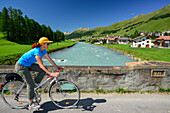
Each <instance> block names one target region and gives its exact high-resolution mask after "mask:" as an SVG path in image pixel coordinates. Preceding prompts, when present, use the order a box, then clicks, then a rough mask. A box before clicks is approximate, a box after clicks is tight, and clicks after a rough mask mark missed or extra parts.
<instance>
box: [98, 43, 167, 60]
mask: <svg viewBox="0 0 170 113" xmlns="http://www.w3.org/2000/svg"><path fill="white" fill-rule="evenodd" d="M99 46H102V47H106V48H110V49H114V50H117V51H118V52H121V53H123V54H124V55H127V56H129V57H131V58H132V59H134V60H136V61H167V62H170V59H169V58H170V49H167V48H155V47H154V48H131V47H130V45H123V44H100V45H99Z"/></svg>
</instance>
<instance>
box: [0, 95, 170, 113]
mask: <svg viewBox="0 0 170 113" xmlns="http://www.w3.org/2000/svg"><path fill="white" fill-rule="evenodd" d="M81 96H82V97H81V100H80V102H79V104H78V108H71V109H60V108H57V107H56V106H55V105H54V104H53V103H52V102H51V101H50V99H49V98H48V94H43V95H42V102H41V107H42V110H40V111H30V110H26V109H11V108H9V107H8V106H7V105H6V104H5V103H4V102H3V101H2V99H0V113H57V112H58V113H86V112H88V113H170V95H167V94H166V95H163V94H99V95H97V94H91V93H90V94H84V93H83V94H81Z"/></svg>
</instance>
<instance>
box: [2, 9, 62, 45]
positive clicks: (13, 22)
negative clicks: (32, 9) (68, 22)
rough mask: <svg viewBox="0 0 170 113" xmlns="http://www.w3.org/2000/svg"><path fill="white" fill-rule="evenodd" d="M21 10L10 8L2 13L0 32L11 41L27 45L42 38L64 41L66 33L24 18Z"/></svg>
mask: <svg viewBox="0 0 170 113" xmlns="http://www.w3.org/2000/svg"><path fill="white" fill-rule="evenodd" d="M22 15H23V13H22V11H21V10H20V9H13V8H12V7H9V8H8V9H7V8H6V7H4V8H3V10H2V12H0V32H2V33H4V35H5V36H6V38H7V39H8V40H10V41H14V42H18V43H23V42H24V43H27V42H31V41H37V40H39V38H40V37H48V38H49V40H53V41H54V42H59V41H64V40H65V39H64V33H62V32H61V31H59V30H56V31H55V32H53V31H52V29H51V28H50V26H46V25H44V24H43V25H40V24H39V23H38V22H36V21H35V20H33V19H29V18H28V16H27V15H25V16H22Z"/></svg>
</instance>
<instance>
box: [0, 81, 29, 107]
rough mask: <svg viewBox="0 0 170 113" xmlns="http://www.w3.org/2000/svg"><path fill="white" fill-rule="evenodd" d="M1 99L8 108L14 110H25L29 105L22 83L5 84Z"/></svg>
mask: <svg viewBox="0 0 170 113" xmlns="http://www.w3.org/2000/svg"><path fill="white" fill-rule="evenodd" d="M1 97H2V99H3V101H4V102H5V103H6V104H7V105H8V106H9V107H11V108H14V109H22V108H26V107H27V106H28V104H29V101H28V98H27V88H26V84H25V83H24V82H22V81H18V80H17V81H10V82H6V83H5V84H4V86H3V88H2V92H1Z"/></svg>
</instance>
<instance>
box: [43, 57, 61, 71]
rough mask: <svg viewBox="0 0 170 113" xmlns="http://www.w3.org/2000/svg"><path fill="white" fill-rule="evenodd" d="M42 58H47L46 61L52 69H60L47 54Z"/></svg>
mask: <svg viewBox="0 0 170 113" xmlns="http://www.w3.org/2000/svg"><path fill="white" fill-rule="evenodd" d="M44 56H45V57H46V58H47V60H48V61H49V62H50V63H51V64H52V65H53V66H54V67H56V68H58V69H60V67H58V66H57V65H56V63H55V62H54V61H53V60H52V59H51V58H50V56H49V55H48V54H46V55H44Z"/></svg>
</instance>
